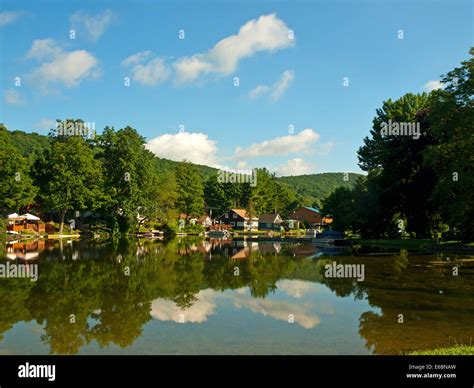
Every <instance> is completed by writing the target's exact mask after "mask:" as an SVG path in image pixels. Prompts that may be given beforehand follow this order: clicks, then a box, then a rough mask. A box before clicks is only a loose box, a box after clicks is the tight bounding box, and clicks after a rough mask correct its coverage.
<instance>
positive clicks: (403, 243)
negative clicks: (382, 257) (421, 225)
mask: <svg viewBox="0 0 474 388" xmlns="http://www.w3.org/2000/svg"><path fill="white" fill-rule="evenodd" d="M355 241H356V242H357V243H358V244H360V245H366V246H373V247H386V248H409V249H425V248H428V247H429V246H431V245H433V240H430V239H403V240H402V239H399V240H355Z"/></svg>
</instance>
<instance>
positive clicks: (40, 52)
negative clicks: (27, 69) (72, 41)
mask: <svg viewBox="0 0 474 388" xmlns="http://www.w3.org/2000/svg"><path fill="white" fill-rule="evenodd" d="M26 58H28V59H36V60H38V61H39V62H41V65H40V67H39V68H37V69H36V70H34V71H33V72H32V73H31V74H30V75H29V76H30V78H32V79H33V80H34V81H35V83H36V84H38V85H39V86H40V88H42V89H43V91H46V89H47V87H48V85H49V84H50V83H58V84H62V85H64V86H66V87H75V86H77V85H79V84H80V82H81V81H82V80H83V79H88V78H89V79H90V78H96V77H97V76H98V75H99V74H100V71H99V67H98V60H97V59H96V58H95V57H94V56H93V55H92V54H90V53H89V52H87V51H86V50H75V51H64V50H63V49H62V48H61V47H59V46H58V45H57V43H56V42H55V41H54V40H53V39H39V40H35V41H34V42H33V44H32V46H31V49H30V50H29V51H28V53H27V54H26Z"/></svg>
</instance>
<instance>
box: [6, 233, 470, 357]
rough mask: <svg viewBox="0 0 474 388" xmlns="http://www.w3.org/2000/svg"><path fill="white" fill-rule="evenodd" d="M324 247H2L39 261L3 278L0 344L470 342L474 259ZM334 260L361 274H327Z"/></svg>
mask: <svg viewBox="0 0 474 388" xmlns="http://www.w3.org/2000/svg"><path fill="white" fill-rule="evenodd" d="M320 249H321V248H316V247H315V246H313V245H312V244H311V242H310V241H307V240H301V241H291V242H287V240H283V241H264V240H262V239H261V240H252V241H251V240H245V241H244V240H200V239H192V238H189V237H187V238H182V239H175V240H171V241H167V242H165V241H156V240H121V241H116V242H97V241H93V240H72V241H66V240H63V241H54V240H46V241H45V240H39V241H30V242H28V243H27V244H24V243H16V244H14V245H9V246H7V248H6V250H5V252H2V254H1V255H0V264H2V265H6V263H7V262H9V265H10V266H11V265H12V264H24V263H26V262H27V263H29V265H37V271H38V273H37V275H38V279H37V281H32V279H29V278H7V277H5V278H0V289H1V296H2V300H1V303H0V354H325V355H326V354H349V355H353V354H401V353H403V352H407V351H410V350H419V349H427V348H434V347H444V346H450V345H453V344H455V343H458V344H459V343H464V344H469V343H470V342H471V341H472V340H473V339H474V257H473V256H466V255H456V254H446V253H436V254H433V253H428V252H408V251H406V250H387V251H385V250H378V251H377V250H375V249H372V250H368V249H367V248H364V249H362V248H361V249H358V250H351V251H347V252H342V253H338V254H334V253H330V252H325V251H324V250H320ZM26 259H28V260H26ZM340 264H341V265H357V266H359V267H358V268H362V269H363V271H364V276H363V279H362V278H360V277H359V278H355V277H336V276H334V277H328V276H326V275H327V272H326V269H327V268H328V267H327V266H333V267H334V268H335V266H337V265H340ZM453 267H456V268H457V270H453ZM456 271H457V273H456V274H454V272H456ZM345 275H346V276H347V272H346V273H345Z"/></svg>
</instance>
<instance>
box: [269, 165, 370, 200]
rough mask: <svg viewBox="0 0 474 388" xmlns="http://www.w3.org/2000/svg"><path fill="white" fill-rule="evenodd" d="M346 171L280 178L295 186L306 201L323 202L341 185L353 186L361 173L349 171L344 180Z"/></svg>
mask: <svg viewBox="0 0 474 388" xmlns="http://www.w3.org/2000/svg"><path fill="white" fill-rule="evenodd" d="M344 175H345V174H344V173H341V172H326V173H322V174H310V175H298V176H285V177H281V178H278V180H279V181H280V182H281V183H284V184H285V185H287V186H288V187H291V188H293V190H295V191H296V194H297V195H298V196H300V197H302V198H304V200H305V203H309V204H313V203H315V202H316V203H319V204H320V203H321V201H322V200H323V199H325V198H327V197H328V196H329V195H330V194H331V193H332V192H334V191H335V190H336V189H337V188H339V187H347V188H352V187H353V186H354V184H355V182H356V180H357V178H358V177H360V176H361V174H355V173H348V179H347V180H344Z"/></svg>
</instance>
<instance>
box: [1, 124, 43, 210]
mask: <svg viewBox="0 0 474 388" xmlns="http://www.w3.org/2000/svg"><path fill="white" fill-rule="evenodd" d="M0 175H1V177H2V184H1V185H0V209H5V210H7V211H10V210H17V209H18V208H20V207H22V206H26V205H29V204H32V203H33V202H34V198H35V195H36V193H37V187H35V186H34V185H33V181H32V179H31V178H30V176H29V170H28V165H27V160H26V159H25V158H24V157H23V156H22V155H21V153H20V151H19V150H18V149H17V148H16V147H15V146H14V144H13V142H12V139H11V136H10V133H9V132H8V130H7V128H6V127H5V126H4V125H3V124H0Z"/></svg>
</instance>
